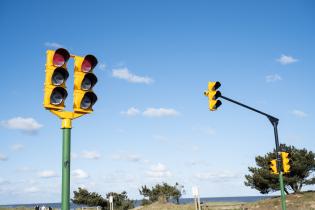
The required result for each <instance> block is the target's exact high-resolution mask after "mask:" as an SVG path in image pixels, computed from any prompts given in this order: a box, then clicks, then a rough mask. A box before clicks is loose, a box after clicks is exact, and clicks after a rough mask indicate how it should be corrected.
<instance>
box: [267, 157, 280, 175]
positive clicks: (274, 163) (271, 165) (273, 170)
mask: <svg viewBox="0 0 315 210" xmlns="http://www.w3.org/2000/svg"><path fill="white" fill-rule="evenodd" d="M268 164H269V171H270V173H271V174H279V172H278V169H277V160H276V159H273V160H271V161H269V162H268Z"/></svg>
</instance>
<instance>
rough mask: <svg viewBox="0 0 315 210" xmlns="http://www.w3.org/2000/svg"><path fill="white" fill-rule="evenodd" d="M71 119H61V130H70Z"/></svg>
mask: <svg viewBox="0 0 315 210" xmlns="http://www.w3.org/2000/svg"><path fill="white" fill-rule="evenodd" d="M71 121H72V119H68V118H66V119H62V121H61V128H72V124H71Z"/></svg>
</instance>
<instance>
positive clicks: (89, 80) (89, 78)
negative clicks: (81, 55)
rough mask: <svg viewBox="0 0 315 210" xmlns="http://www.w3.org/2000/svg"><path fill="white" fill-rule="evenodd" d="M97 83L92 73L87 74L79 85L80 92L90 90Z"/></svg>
mask: <svg viewBox="0 0 315 210" xmlns="http://www.w3.org/2000/svg"><path fill="white" fill-rule="evenodd" d="M96 83H97V77H96V76H95V75H94V74H92V73H87V74H86V75H85V76H84V78H83V80H82V83H81V89H82V90H91V89H92V88H93V87H94V85H95V84H96Z"/></svg>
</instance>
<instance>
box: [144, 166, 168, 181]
mask: <svg viewBox="0 0 315 210" xmlns="http://www.w3.org/2000/svg"><path fill="white" fill-rule="evenodd" d="M146 174H147V176H148V177H150V178H165V177H170V176H171V175H172V174H171V172H170V171H169V170H168V169H167V167H166V166H165V165H163V164H162V163H158V164H156V165H152V166H151V167H150V170H149V171H147V172H146Z"/></svg>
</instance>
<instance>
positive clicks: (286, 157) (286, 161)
mask: <svg viewBox="0 0 315 210" xmlns="http://www.w3.org/2000/svg"><path fill="white" fill-rule="evenodd" d="M281 159H282V169H283V173H290V168H291V165H292V160H291V155H290V153H288V152H281Z"/></svg>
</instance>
